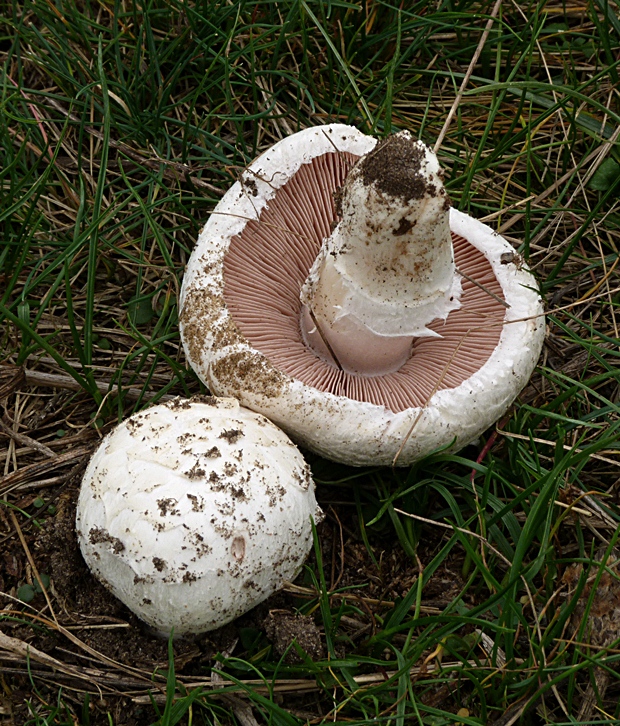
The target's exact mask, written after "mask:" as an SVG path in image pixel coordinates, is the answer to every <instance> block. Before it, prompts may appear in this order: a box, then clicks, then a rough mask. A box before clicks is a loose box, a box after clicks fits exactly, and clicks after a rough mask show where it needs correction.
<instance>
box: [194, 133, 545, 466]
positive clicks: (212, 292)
mask: <svg viewBox="0 0 620 726" xmlns="http://www.w3.org/2000/svg"><path fill="white" fill-rule="evenodd" d="M375 144H376V140H375V139H373V138H371V137H368V136H364V135H363V134H361V133H360V132H359V131H357V130H356V129H353V128H352V127H349V126H344V125H341V124H333V125H330V126H325V127H318V128H313V129H306V130H305V131H302V132H299V133H298V134H294V135H293V136H291V137H288V138H287V139H284V140H283V141H281V142H279V143H278V144H276V145H275V146H274V147H272V148H271V149H269V150H268V151H267V152H265V153H264V154H263V155H262V156H261V157H259V158H258V159H257V160H256V161H254V162H253V163H252V164H251V165H250V166H249V167H248V169H247V170H246V172H245V173H244V175H243V177H242V179H241V181H240V182H237V183H236V184H235V185H233V187H232V188H231V189H230V190H229V192H228V193H227V194H226V195H225V197H224V198H223V199H222V200H221V202H220V203H219V204H218V206H217V207H216V209H215V211H214V213H213V215H212V216H211V218H210V219H209V221H208V223H207V225H206V226H205V228H204V230H203V231H202V233H201V235H200V238H199V240H198V244H197V246H196V248H195V250H194V253H193V254H192V257H191V259H190V262H189V264H188V267H187V271H186V275H185V279H184V283H183V289H182V294H181V307H182V311H181V334H182V339H183V344H184V347H185V350H186V353H187V356H188V359H189V361H190V363H191V365H192V366H193V367H194V369H195V370H196V372H197V373H198V375H199V376H200V377H201V379H202V380H203V381H204V382H205V383H206V384H207V385H208V386H209V388H210V389H211V391H212V392H213V393H216V394H217V395H227V396H235V397H237V398H238V399H239V400H240V401H241V403H242V404H243V405H245V406H248V407H249V408H253V409H254V410H257V411H259V412H261V413H263V414H264V415H266V416H267V417H269V418H270V419H271V420H273V421H274V422H275V423H277V424H278V425H279V426H281V427H282V428H283V429H284V430H285V431H287V433H289V434H290V435H291V436H292V437H293V438H294V439H295V440H296V441H298V442H299V443H301V444H303V445H305V446H307V447H308V448H310V449H312V450H314V451H316V452H318V453H320V454H322V455H324V456H326V457H328V458H331V459H334V460H337V461H342V462H344V463H349V464H354V465H367V464H368V465H376V464H391V463H392V461H393V459H394V456H395V455H396V453H397V452H398V451H399V450H400V448H401V445H402V443H403V441H405V439H407V440H406V444H405V446H404V448H403V450H402V451H401V453H400V455H399V459H398V464H400V465H406V464H408V463H410V462H411V461H414V460H415V459H417V458H420V457H421V456H424V455H426V454H428V453H430V452H432V451H433V450H435V449H437V448H441V447H445V446H451V447H452V448H453V449H458V448H460V447H462V446H464V445H466V444H467V443H469V442H470V441H472V440H473V439H474V438H476V437H477V436H479V435H480V433H481V432H482V431H484V429H485V428H487V427H488V426H489V425H491V424H492V423H493V422H494V421H495V420H497V419H498V418H499V417H500V416H501V415H502V414H503V413H504V412H505V410H506V409H507V408H508V406H510V404H511V403H512V401H513V400H514V398H515V397H516V396H517V395H518V393H519V391H520V390H521V389H522V388H523V386H524V385H525V383H526V382H527V380H528V378H529V376H530V375H531V372H532V370H533V368H534V366H535V364H536V360H537V359H538V355H539V353H540V348H541V345H542V339H543V333H544V318H543V310H542V304H541V300H540V297H539V294H538V292H537V290H536V283H535V280H534V278H533V277H532V275H531V274H530V273H529V271H528V270H527V269H525V268H523V267H517V265H516V264H514V262H508V263H505V262H502V259H503V260H504V261H505V260H506V259H507V258H508V256H507V255H506V253H507V252H511V253H512V252H513V251H514V250H513V248H512V246H511V245H510V244H509V243H508V242H507V241H506V240H504V239H503V238H502V237H500V236H499V235H497V234H496V233H494V232H493V231H492V230H491V229H490V228H489V227H487V226H486V225H484V224H481V223H480V222H478V221H476V220H474V219H472V218H471V217H469V216H467V215H465V214H462V213H460V212H458V211H456V210H451V211H450V229H451V232H452V237H453V245H454V254H455V261H456V267H457V269H459V270H460V271H462V272H463V273H464V276H466V277H464V278H463V280H462V284H463V296H462V300H461V303H462V304H461V309H460V310H457V311H453V312H451V313H450V315H449V316H448V318H447V320H446V321H445V322H444V321H441V320H439V321H435V323H433V324H432V326H430V327H433V328H434V329H435V331H436V332H437V333H438V334H439V335H440V336H441V337H437V338H426V339H418V340H416V341H415V342H414V345H413V351H412V356H411V358H410V359H409V360H408V361H407V362H406V363H405V365H404V366H402V367H401V368H400V369H399V370H398V371H396V372H394V373H390V374H388V375H384V376H361V375H355V374H349V373H345V372H343V371H340V370H338V368H337V367H336V366H335V365H332V364H330V363H328V362H326V361H324V360H322V359H321V358H319V357H317V355H316V354H315V353H314V352H313V351H311V350H310V349H309V348H308V347H307V346H306V345H305V344H304V342H303V339H302V336H301V332H300V328H299V314H300V306H301V303H300V300H299V291H300V286H301V285H302V284H303V281H304V280H305V279H306V277H307V275H308V271H309V269H310V267H311V266H312V264H313V262H314V259H315V257H316V255H317V252H318V249H319V248H320V245H321V242H322V240H323V239H324V238H325V237H326V236H327V235H329V234H330V232H331V228H332V225H333V224H334V223H335V221H336V212H335V205H334V192H335V191H336V190H338V189H339V188H340V186H341V185H342V183H343V181H344V179H345V177H346V174H347V172H348V170H349V169H350V168H351V166H352V164H353V163H354V162H355V160H356V159H357V158H358V157H359V156H361V155H362V154H364V153H367V152H368V151H369V150H371V149H372V148H374V146H375ZM468 278H471V280H475V281H476V282H471V280H470V279H468ZM476 283H477V284H476ZM501 301H504V303H505V304H506V305H508V307H505V305H504V304H502V302H501ZM412 428H413V431H412V433H411V435H410V436H409V437H408V438H407V435H408V433H409V432H410V430H411V429H412Z"/></svg>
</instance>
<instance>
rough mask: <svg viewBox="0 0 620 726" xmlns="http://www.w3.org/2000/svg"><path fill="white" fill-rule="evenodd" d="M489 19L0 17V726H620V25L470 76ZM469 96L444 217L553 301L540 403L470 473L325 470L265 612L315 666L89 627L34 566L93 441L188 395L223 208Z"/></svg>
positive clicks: (497, 27) (464, 462) (450, 150)
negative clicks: (292, 136) (501, 254)
mask: <svg viewBox="0 0 620 726" xmlns="http://www.w3.org/2000/svg"><path fill="white" fill-rule="evenodd" d="M493 10H494V4H493V3H487V2H475V1H474V0H461V1H458V0H438V2H436V3H425V2H414V1H413V0H406V1H405V2H393V1H390V0H385V1H382V0H367V1H365V2H361V1H359V0H358V1H357V2H345V1H340V0H332V1H331V2H330V1H329V0H322V1H319V0H281V1H280V2H277V3H274V2H260V1H258V0H247V1H245V2H243V1H240V0H235V2H222V1H221V0H218V1H215V0H196V2H192V3H189V2H181V1H180V0H145V1H144V2H141V3H138V2H136V3H131V2H126V1H124V0H123V1H120V0H117V1H116V2H106V1H99V2H94V1H90V0H85V1H84V2H74V1H73V0H25V1H24V2H20V3H17V2H5V3H3V4H2V5H1V6H0V64H1V66H0V229H1V230H2V242H1V243H0V276H1V284H0V316H1V318H2V320H3V328H2V331H1V335H2V347H1V349H2V350H3V351H4V353H3V357H4V361H3V366H2V369H1V378H0V399H1V400H0V403H1V405H2V422H3V423H2V430H1V432H0V436H1V437H2V438H1V440H2V443H3V452H4V453H3V467H4V468H3V472H2V473H1V474H2V478H0V497H1V498H2V503H1V505H0V542H2V548H3V555H2V556H0V591H2V592H3V593H4V594H3V595H0V599H1V605H2V609H1V611H0V631H1V632H2V633H3V634H4V635H5V636H6V637H7V638H10V640H7V641H4V640H3V641H2V642H0V685H1V686H2V688H1V689H0V723H12V722H13V723H29V724H37V725H42V724H58V725H61V724H63V725H64V724H75V723H81V724H125V723H157V724H161V725H162V726H163V724H174V723H191V724H215V723H240V724H243V725H244V726H245V724H253V723H256V722H258V723H261V724H262V723H269V724H274V725H277V726H288V725H289V724H290V725H291V726H293V725H295V726H296V725H297V724H321V723H327V722H330V723H343V724H344V723H347V724H366V723H369V722H377V723H385V724H388V723H389V724H395V725H396V726H401V725H402V724H433V725H439V724H455V723H460V724H490V723H494V724H498V725H503V726H508V725H509V724H513V723H522V724H539V723H540V724H542V723H554V724H570V723H578V722H579V720H580V719H581V722H584V721H585V720H586V718H587V719H589V721H590V722H596V723H617V721H618V719H620V706H618V702H619V699H618V694H619V683H618V680H619V675H618V674H619V668H618V660H619V658H620V649H619V642H620V632H619V631H618V626H617V617H615V620H614V608H615V607H616V605H615V603H616V602H617V599H618V586H619V585H618V577H617V574H616V569H615V567H614V562H615V560H616V558H617V551H616V549H615V547H614V546H615V544H616V539H617V537H618V524H619V521H620V512H619V509H618V506H617V503H618V481H619V479H618V464H619V462H620V459H619V457H618V453H619V451H618V450H619V436H618V428H619V426H620V422H619V417H618V398H619V394H618V392H619V388H618V378H619V373H618V371H619V370H620V369H619V368H618V365H617V363H618V356H619V353H618V341H619V338H620V335H619V331H618V320H617V316H616V314H615V313H616V309H617V305H618V291H619V287H620V286H619V284H618V281H619V274H618V249H617V245H618V238H619V221H620V216H619V210H618V202H619V198H620V153H619V151H618V142H617V138H618V133H619V130H620V116H619V114H620V107H619V102H618V64H619V62H620V61H618V51H619V49H620V36H619V31H620V21H619V20H618V7H617V5H616V4H615V3H614V2H609V1H608V0H587V1H586V2H585V3H581V4H577V3H575V2H572V0H571V1H570V2H557V0H548V2H544V0H539V1H534V0H533V1H532V2H523V3H521V4H513V3H508V2H504V3H501V4H500V5H499V6H498V10H497V15H496V17H495V19H494V22H493V23H492V24H491V26H490V29H489V32H488V37H486V40H485V41H484V43H483V45H482V47H481V52H480V55H479V59H478V61H477V62H476V63H475V65H474V66H473V67H471V68H470V64H471V60H472V57H473V56H474V53H475V51H476V49H477V48H478V47H479V45H480V43H481V38H482V35H483V31H484V29H485V26H487V21H488V19H489V17H490V16H491V14H492V12H493ZM468 72H471V77H470V78H469V80H468V82H467V84H466V86H465V88H464V89H463V93H462V95H461V97H460V101H459V102H458V104H457V105H456V108H455V113H454V116H453V119H452V121H451V123H450V124H449V125H448V126H447V128H446V129H445V136H444V137H443V140H442V142H441V146H440V148H439V149H438V153H439V156H440V159H441V161H442V164H443V166H444V168H445V170H446V184H447V187H448V190H449V193H450V195H451V197H452V199H453V203H454V205H455V206H457V207H458V208H459V209H461V210H463V211H466V212H469V213H471V214H472V215H474V216H476V217H478V218H481V219H483V220H486V221H487V223H488V224H491V225H492V226H493V227H494V229H496V230H497V231H499V232H500V233H502V234H503V235H504V236H506V237H507V238H508V239H509V240H510V241H511V242H513V243H514V244H515V246H517V247H518V249H519V251H520V252H521V253H522V254H523V255H524V257H525V258H526V260H527V262H528V263H529V264H530V266H531V267H532V268H533V270H534V272H535V274H536V276H537V277H538V280H539V281H540V284H541V289H542V291H543V295H544V297H545V300H546V304H547V309H548V311H549V313H548V317H547V325H548V331H547V337H546V344H545V348H544V351H543V355H542V357H541V360H540V363H539V366H538V368H537V371H536V373H535V375H534V377H533V378H532V381H531V383H530V385H529V386H528V387H527V388H526V389H525V391H524V392H523V393H522V394H521V396H520V398H519V400H518V402H517V403H516V404H515V406H514V407H513V408H512V409H511V410H510V412H509V413H508V415H507V416H506V418H505V419H504V420H503V421H501V422H500V423H499V424H498V425H497V427H496V428H495V429H494V430H491V431H489V432H488V433H487V435H486V436H485V437H484V440H482V441H481V442H480V443H479V444H478V445H477V446H472V447H469V448H467V449H466V450H465V451H463V452H460V453H458V454H446V453H441V452H439V453H436V454H435V455H433V456H431V457H429V458H427V459H425V460H424V461H421V462H419V463H417V464H415V465H414V466H412V467H411V468H409V469H404V470H397V471H391V470H387V469H372V470H355V469H348V468H346V467H342V466H337V465H334V464H332V463H330V462H326V461H323V460H320V459H318V458H317V457H310V461H311V464H312V466H313V470H314V472H315V476H316V479H317V483H318V496H319V499H320V502H321V504H322V506H323V508H324V510H325V511H326V512H327V513H328V518H327V521H326V523H324V524H323V525H322V526H321V528H319V531H318V533H317V538H316V546H315V555H314V557H313V558H312V559H311V560H310V562H309V564H308V567H307V569H306V571H305V573H304V574H303V575H302V576H301V579H300V580H298V581H297V583H296V584H295V585H292V586H291V587H289V588H287V590H286V591H285V593H284V594H282V595H280V596H278V597H277V598H276V600H275V601H274V603H272V607H275V608H276V609H278V608H280V609H285V610H287V611H289V612H299V613H301V614H302V615H306V616H308V617H310V618H312V619H313V620H314V622H315V623H316V624H317V625H318V626H319V627H320V628H321V631H322V638H323V642H324V654H323V657H321V658H318V659H315V660H314V661H313V660H311V659H310V657H309V656H307V655H305V654H304V653H303V652H300V653H298V655H299V659H300V662H299V661H298V662H297V663H289V659H287V658H286V657H285V655H284V654H283V653H278V652H276V650H275V647H274V645H273V643H272V642H271V641H270V640H269V639H268V638H267V636H266V634H265V629H264V627H263V624H262V621H261V619H260V618H259V617H258V616H256V617H254V616H252V615H250V616H246V618H242V619H241V620H240V621H238V622H237V623H236V624H234V625H233V626H231V628H232V629H225V631H224V632H222V633H219V634H214V635H211V636H207V637H206V638H203V639H201V640H199V641H198V642H197V644H194V645H187V644H185V645H183V644H179V643H175V644H174V646H171V647H170V652H168V651H167V650H166V647H165V644H161V643H158V642H156V641H155V639H154V638H152V637H151V636H150V635H149V634H148V633H146V632H145V631H143V630H142V629H141V627H140V625H139V624H138V623H137V621H136V620H135V618H133V617H132V616H131V614H130V613H128V612H127V611H125V610H122V609H121V610H118V609H117V610H114V611H106V610H105V609H104V610H102V611H101V612H99V613H96V612H95V611H94V610H92V609H90V610H89V609H88V608H87V607H86V606H85V605H84V603H83V600H80V597H79V594H76V593H73V594H72V591H71V589H70V583H69V585H67V586H66V587H65V588H64V589H63V587H62V586H61V579H60V572H59V570H58V567H59V565H58V563H57V562H56V564H55V561H54V560H53V558H52V557H51V555H50V550H49V549H46V547H45V546H44V544H45V542H49V539H48V540H46V539H45V537H49V536H51V535H50V532H51V533H52V534H53V533H54V532H58V531H60V529H59V528H60V526H61V523H62V522H63V521H65V520H63V519H62V517H63V516H64V515H63V513H64V512H68V513H69V514H67V515H66V516H67V519H66V521H70V513H71V506H72V497H74V495H75V491H76V486H77V482H79V476H80V474H81V471H82V469H83V466H84V465H85V462H86V460H87V458H88V455H89V453H90V452H91V451H92V449H93V447H94V446H95V445H96V443H97V441H98V440H99V438H100V437H101V435H103V434H104V433H105V432H107V431H108V430H110V428H111V427H112V426H113V425H114V424H115V423H116V422H117V421H118V420H120V419H121V418H124V417H126V416H128V415H129V414H131V413H132V412H133V411H135V410H138V409H140V408H143V407H144V406H146V405H149V404H150V403H151V402H153V401H157V400H159V399H161V398H162V396H164V395H166V394H175V395H183V396H187V395H191V394H193V393H198V392H200V391H201V390H202V389H201V385H200V384H199V383H198V381H197V379H196V377H195V376H194V374H193V373H192V372H191V370H189V369H188V368H187V366H186V364H185V361H184V358H183V354H182V351H181V349H180V345H179V337H178V326H177V313H178V310H177V298H178V292H179V288H180V281H181V279H182V274H183V268H184V265H185V263H186V261H187V258H188V255H189V253H190V251H191V249H192V246H193V244H194V241H195V239H196V236H197V234H198V231H199V229H200V228H201V226H202V225H203V224H204V222H205V220H206V219H207V217H208V215H209V212H210V211H211V210H212V208H213V206H214V204H215V203H216V202H217V200H218V199H219V198H220V197H221V195H222V193H223V192H224V191H225V190H226V189H227V188H228V186H229V185H230V184H231V183H232V182H233V181H234V180H235V179H236V177H237V175H238V174H239V172H240V171H241V170H242V169H243V167H244V166H245V165H246V164H247V163H248V162H249V161H251V160H252V159H253V158H254V157H255V156H256V155H257V154H259V153H260V152H261V151H263V150H264V149H265V148H267V147H268V146H269V145H270V144H272V143H273V142H275V141H276V140H278V139H279V138H281V137H283V136H285V135H287V134H289V133H291V132H294V131H296V130H298V129H301V128H304V127H306V126H313V125H317V124H321V123H327V122H331V121H341V122H345V123H350V124H353V125H355V126H357V127H358V128H360V129H362V130H363V131H365V132H367V133H372V134H376V135H378V136H384V135H386V134H388V133H390V132H393V131H395V130H398V129H401V128H407V129H410V130H412V131H413V132H414V133H415V134H417V135H419V136H420V137H421V138H423V139H424V140H425V141H426V142H427V143H429V144H430V145H431V146H433V145H434V144H435V142H436V140H437V139H438V138H439V137H440V135H441V134H442V130H444V125H445V123H446V120H447V118H448V114H449V112H450V109H451V108H452V107H453V106H454V103H455V99H457V94H458V93H459V89H460V88H461V85H462V83H463V79H464V78H466V76H467V74H468ZM42 447H43V448H42ZM35 502H36V503H35ZM40 502H43V505H41V504H40ZM44 505H45V506H44ZM33 565H34V567H33ZM54 567H56V570H55V569H54ZM39 575H40V576H41V577H40V576H39ZM50 575H51V580H45V578H49V577H50ZM43 576H45V578H43ZM76 578H77V575H76ZM40 581H42V582H43V584H44V583H45V582H46V581H47V582H51V584H50V586H49V587H41V585H40ZM35 584H38V585H39V586H38V588H37V587H36V586H35ZM24 585H29V586H30V587H31V590H32V593H34V598H33V599H32V600H31V602H30V603H22V602H20V600H19V598H18V591H19V589H20V588H21V587H23V586H24ZM90 587H92V588H96V586H95V585H94V584H91V585H90ZM93 592H96V590H95V589H93ZM614 598H615V599H614ZM80 603H82V604H80ZM110 607H112V606H110ZM616 612H617V610H616ZM101 633H108V634H109V638H108V639H107V640H106V639H104V638H103V636H101ZM115 637H116V638H117V639H116V640H114V638H115ZM124 638H127V639H128V642H129V639H133V640H131V642H132V643H133V644H134V646H132V647H137V645H136V644H137V643H139V644H140V647H141V648H143V649H144V650H143V654H142V655H139V654H137V651H135V652H133V653H130V652H129V651H127V652H125V653H123V652H122V651H121V650H119V647H120V645H119V643H121V642H122V641H123V639H124ZM291 648H293V649H294V648H295V646H291ZM50 659H52V660H50ZM602 674H606V675H607V680H608V684H607V686H606V689H605V688H602V687H601V686H600V677H601V675H602ZM593 684H598V685H596V688H595V687H594V685H593ZM589 688H590V691H588V689H589ZM589 696H591V697H592V705H591V707H590V708H589V709H588V708H586V706H584V703H586V700H587V697H589ZM24 702H25V703H26V705H27V710H24V708H25V706H24V705H23V704H24ZM584 709H586V710H584ZM584 714H585V715H584Z"/></svg>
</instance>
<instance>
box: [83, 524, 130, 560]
mask: <svg viewBox="0 0 620 726" xmlns="http://www.w3.org/2000/svg"><path fill="white" fill-rule="evenodd" d="M88 539H89V540H90V543H91V544H102V543H105V542H107V543H109V544H110V545H112V552H114V554H115V555H118V554H119V553H120V552H122V551H123V550H124V549H125V545H124V544H123V543H122V542H121V541H120V539H119V538H118V537H112V535H111V534H110V533H109V532H107V531H106V530H105V529H101V527H92V529H91V530H90V532H89V533H88Z"/></svg>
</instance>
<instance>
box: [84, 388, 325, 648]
mask: <svg viewBox="0 0 620 726" xmlns="http://www.w3.org/2000/svg"><path fill="white" fill-rule="evenodd" d="M320 514H321V512H320V509H318V507H317V504H316V500H315V497H314V483H313V481H312V478H311V476H310V472H309V469H308V466H307V464H306V463H305V462H304V460H303V458H302V456H301V454H300V453H299V451H298V450H297V448H296V447H295V445H294V444H292V443H291V441H290V440H289V439H288V438H287V437H286V435H285V434H283V433H282V432H281V431H280V430H279V429H278V428H277V427H276V426H274V425H273V424H272V423H271V422H270V421H268V420H267V419H266V418H264V417H263V416H261V415H260V414H256V413H254V412H252V411H248V410H247V409H244V408H242V407H240V406H239V404H238V403H237V401H234V400H230V399H228V400H224V399H216V398H203V399H201V400H194V399H192V400H190V401H183V400H179V399H176V400H174V401H172V402H170V403H167V404H164V405H160V406H155V407H153V408H150V409H148V410H146V411H143V412H141V413H138V414H135V415H134V416H132V417H130V418H129V419H127V420H126V421H124V422H123V423H121V424H120V425H119V426H118V427H117V428H116V429H114V431H113V432H112V433H111V434H110V435H109V436H107V437H106V438H105V439H104V441H103V442H102V444H101V445H100V447H99V448H98V449H97V451H96V452H95V455H94V456H93V458H92V460H91V462H90V464H89V466H88V468H87V470H86V473H85V475H84V479H83V482H82V488H81V491H80V496H79V500H78V512H77V532H78V540H79V543H80V548H81V550H82V554H83V555H84V559H85V560H86V562H87V564H88V565H89V567H90V569H91V570H92V572H93V573H94V575H95V576H96V577H97V578H98V579H99V580H100V581H101V582H102V583H103V584H104V585H105V586H106V587H107V588H108V589H110V590H111V591H112V593H113V594H114V595H116V597H118V598H119V599H120V600H122V601H123V602H124V603H125V605H127V606H128V607H129V608H130V609H131V610H133V611H134V612H135V613H136V615H138V617H140V618H141V619H142V620H144V621H145V622H146V623H148V624H149V625H151V626H152V627H153V628H154V629H155V630H157V631H158V632H160V633H162V634H168V633H170V631H171V630H173V629H174V633H175V635H182V634H184V633H200V632H204V631H207V630H212V629H213V628H217V627H219V626H221V625H225V624H226V623H228V622H230V621H231V620H233V619H234V618H236V617H237V616H239V615H241V614H242V613H244V612H246V611H247V610H249V609H250V608H252V607H254V606H255V605H256V604H258V603H259V602H261V601H262V600H264V599H265V598H267V597H268V596H269V595H271V594H272V593H273V592H275V591H276V590H277V589H279V588H280V587H281V586H282V584H283V583H284V582H285V581H286V580H292V579H294V578H295V576H296V575H297V573H298V572H299V570H300V568H301V566H302V565H303V562H304V560H305V558H306V556H307V554H308V552H309V550H310V547H311V546H312V528H311V527H312V525H311V518H312V517H317V516H320Z"/></svg>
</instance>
